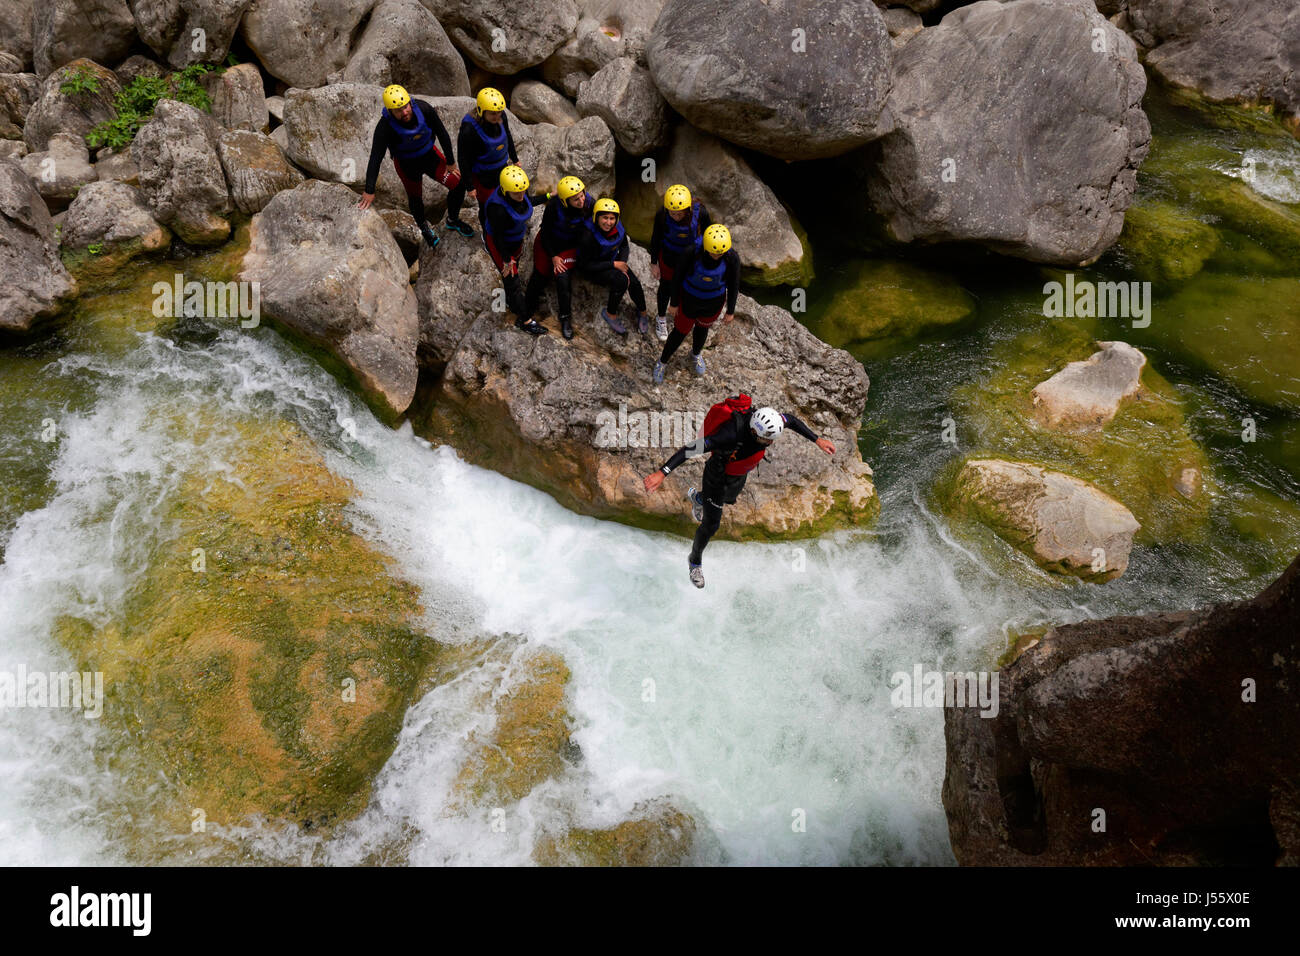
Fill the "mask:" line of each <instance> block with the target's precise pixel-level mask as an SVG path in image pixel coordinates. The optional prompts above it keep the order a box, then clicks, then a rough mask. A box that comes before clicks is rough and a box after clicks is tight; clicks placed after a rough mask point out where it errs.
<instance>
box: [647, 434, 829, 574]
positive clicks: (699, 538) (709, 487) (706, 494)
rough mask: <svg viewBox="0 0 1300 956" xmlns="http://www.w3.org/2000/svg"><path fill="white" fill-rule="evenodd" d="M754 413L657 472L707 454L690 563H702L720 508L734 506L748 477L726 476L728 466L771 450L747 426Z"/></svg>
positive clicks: (683, 450)
mask: <svg viewBox="0 0 1300 956" xmlns="http://www.w3.org/2000/svg"><path fill="white" fill-rule="evenodd" d="M753 414H754V412H753V410H751V411H748V412H737V413H735V414H733V415H732V416H731V420H730V421H728V422H725V423H723V424H722V425H721V426H719V428H718V430H717V431H715V432H714V433H713V434H712V435H709V436H708V437H707V438H705V439H704V444H703V447H702V448H701V447H700V444H699V443H698V442H696V443H693V444H690V445H686V446H684V447H682V448H679V449H677V451H676V452H674V453H673V456H672V457H671V458H669V459H668V460H667V461H666V462H664V464H663V467H662V468H661V469H660V471H662V472H663V473H664V474H665V475H668V474H671V473H672V471H673V469H674V468H677V467H678V466H679V465H681V464H682V462H684V461H686V459H688V458H694V457H695V456H696V455H704V454H708V455H709V460H708V461H707V462H706V463H705V465H704V482H703V485H702V487H701V489H700V498H701V500H702V501H703V502H704V520H703V521H701V522H700V526H699V527H698V528H697V529H695V542H694V544H693V545H692V547H691V557H690V561H691V564H702V563H703V560H704V548H705V546H706V545H707V544H708V543H709V539H710V538H712V537H713V535H714V534H715V533H716V532H717V530H718V526H719V525H720V524H721V523H722V508H723V505H733V504H735V503H736V498H738V497H739V496H740V492H741V491H742V490H743V489H744V487H745V479H746V477H747V474H743V475H729V474H727V470H726V469H727V463H728V462H730V461H732V460H737V461H739V460H742V459H745V458H749V457H750V456H751V455H754V454H756V453H757V452H759V451H760V450H762V449H763V448H770V447H771V446H770V445H767V446H765V445H763V444H762V443H761V442H759V440H758V439H757V438H756V437H755V436H754V431H753V429H752V428H750V427H749V422H750V419H751V418H752V417H753ZM781 418H782V419H783V420H784V421H785V424H786V427H787V428H789V429H791V430H792V431H794V432H797V433H798V434H800V435H802V436H803V437H804V438H806V439H808V440H809V441H812V442H815V441H816V440H817V435H816V433H814V432H813V430H812V429H811V428H809V427H808V426H807V425H805V424H804V423H803V422H802V421H801V420H800V419H799V417H798V416H797V415H782V416H781Z"/></svg>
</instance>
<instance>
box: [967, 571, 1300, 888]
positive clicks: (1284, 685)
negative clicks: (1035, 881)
mask: <svg viewBox="0 0 1300 956" xmlns="http://www.w3.org/2000/svg"><path fill="white" fill-rule="evenodd" d="M1297 620H1300V559H1297V560H1296V561H1293V562H1292V564H1291V566H1290V567H1289V568H1288V569H1287V570H1286V572H1285V573H1284V574H1283V575H1282V577H1281V578H1280V579H1279V580H1278V581H1276V582H1274V583H1273V584H1272V585H1271V586H1270V587H1268V588H1267V589H1265V590H1264V592H1263V593H1262V594H1260V595H1259V596H1258V597H1256V598H1253V599H1250V600H1245V601H1236V602H1231V603H1225V604H1216V605H1213V606H1211V607H1206V608H1202V609H1200V610H1197V611H1182V612H1174V613H1165V614H1151V615H1146V616H1142V617H1112V618H1106V619H1104V620H1098V621H1084V622H1082V623H1079V624H1071V625H1067V626H1063V627H1057V628H1054V629H1052V630H1050V631H1048V632H1047V634H1046V635H1045V636H1044V637H1043V638H1042V640H1040V641H1039V642H1038V643H1037V644H1036V645H1034V646H1032V647H1031V648H1029V649H1028V650H1026V651H1024V652H1023V653H1022V654H1020V656H1019V657H1018V658H1017V659H1016V660H1014V661H1013V662H1012V663H1011V664H1010V665H1009V666H1007V667H1005V668H1003V669H1002V671H1001V672H1000V674H999V678H1000V679H999V681H998V710H997V714H996V716H995V717H993V718H992V719H987V718H984V717H981V716H980V711H979V710H978V709H975V708H970V707H955V706H950V707H948V708H947V709H946V710H945V712H944V736H945V738H946V740H947V774H946V776H945V778H944V783H943V805H944V810H945V811H946V812H947V815H948V832H949V836H950V837H951V840H952V850H953V854H954V855H955V856H956V857H957V861H958V862H959V863H961V864H962V865H964V866H1143V867H1148V866H1205V865H1216V866H1224V865H1236V866H1271V865H1273V864H1275V863H1287V864H1290V865H1292V866H1294V865H1296V864H1297V863H1300V826H1297V808H1300V792H1298V791H1297V786H1296V781H1297V779H1300V760H1297V750H1296V747H1295V741H1296V740H1297V739H1298V738H1300V646H1298V637H1300V629H1297V628H1296V626H1295V623H1296V621H1297ZM1099 809H1100V810H1102V811H1104V814H1102V815H1099V814H1098V810H1099Z"/></svg>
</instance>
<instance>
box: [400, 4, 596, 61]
mask: <svg viewBox="0 0 1300 956" xmlns="http://www.w3.org/2000/svg"><path fill="white" fill-rule="evenodd" d="M421 2H423V3H424V5H425V6H426V7H428V8H429V9H430V10H432V11H433V15H434V16H435V17H437V18H438V22H439V23H441V24H442V25H443V26H444V27H445V28H446V30H447V34H448V36H450V37H451V41H452V42H453V43H455V44H456V46H458V47H459V48H460V49H462V50H464V51H465V54H466V55H467V56H468V57H469V58H470V59H471V60H473V61H474V62H475V63H477V64H478V65H479V66H481V67H482V68H483V69H485V70H487V71H488V72H489V73H504V74H511V73H518V72H519V71H521V70H524V69H527V68H528V67H530V66H536V65H537V64H538V63H541V62H542V61H543V60H545V59H546V58H547V57H548V56H550V55H551V54H552V53H554V52H555V50H556V49H557V48H558V47H559V46H560V44H562V43H563V42H564V41H565V40H566V39H567V38H568V37H569V36H571V35H572V33H573V30H574V27H575V26H577V23H578V5H577V4H576V3H575V2H574V0H521V2H519V3H512V4H510V5H509V6H506V5H503V4H501V3H499V2H498V0H421Z"/></svg>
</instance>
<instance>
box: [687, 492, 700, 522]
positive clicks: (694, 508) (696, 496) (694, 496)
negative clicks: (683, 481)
mask: <svg viewBox="0 0 1300 956" xmlns="http://www.w3.org/2000/svg"><path fill="white" fill-rule="evenodd" d="M686 497H687V498H690V499H691V517H692V518H694V519H695V520H696V521H703V520H704V500H703V499H702V498H701V497H700V493H699V492H698V491H696V490H695V489H694V488H692V489H691V490H690V491H688V492H686Z"/></svg>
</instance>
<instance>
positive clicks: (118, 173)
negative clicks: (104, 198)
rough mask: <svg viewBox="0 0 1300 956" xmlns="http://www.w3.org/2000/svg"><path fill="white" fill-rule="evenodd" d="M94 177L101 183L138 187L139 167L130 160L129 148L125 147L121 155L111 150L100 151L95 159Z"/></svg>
mask: <svg viewBox="0 0 1300 956" xmlns="http://www.w3.org/2000/svg"><path fill="white" fill-rule="evenodd" d="M95 177H96V178H97V179H99V180H100V181H101V182H104V181H109V182H118V183H128V184H129V185H132V186H139V185H140V167H139V166H137V165H136V164H135V160H133V159H132V158H131V149H130V147H127V149H126V150H125V151H124V152H121V153H119V152H117V151H116V150H112V149H101V150H100V151H99V154H98V155H97V156H96V157H95Z"/></svg>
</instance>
